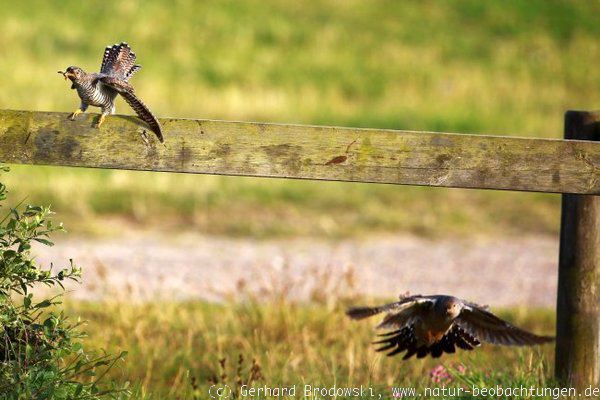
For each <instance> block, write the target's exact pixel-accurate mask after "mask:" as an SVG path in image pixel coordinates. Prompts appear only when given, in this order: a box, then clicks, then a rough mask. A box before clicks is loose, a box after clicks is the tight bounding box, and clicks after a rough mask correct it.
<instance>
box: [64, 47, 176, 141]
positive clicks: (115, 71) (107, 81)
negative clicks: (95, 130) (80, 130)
mask: <svg viewBox="0 0 600 400" xmlns="http://www.w3.org/2000/svg"><path fill="white" fill-rule="evenodd" d="M135 59H136V56H135V53H134V52H133V51H131V48H130V47H129V45H128V44H127V43H125V42H122V43H120V44H115V45H113V46H107V47H106V49H105V50H104V57H103V59H102V66H101V67H100V72H99V73H87V72H85V71H84V70H83V69H81V68H79V67H75V66H71V67H68V68H67V69H66V71H58V73H59V74H62V75H63V76H64V77H65V79H70V80H71V82H72V85H71V89H76V90H77V94H78V95H79V97H80V98H81V105H80V106H79V108H78V109H77V110H75V111H74V112H73V113H72V114H71V115H70V116H69V119H71V120H74V119H75V117H76V116H77V115H79V114H81V113H84V112H85V110H87V108H88V107H89V106H95V107H100V108H101V109H102V115H100V119H98V122H97V123H96V126H97V127H98V126H100V125H101V124H102V122H103V121H104V119H105V118H106V116H107V115H109V114H114V112H115V99H116V97H117V94H120V95H121V96H123V98H124V99H125V101H126V102H127V103H128V104H129V105H130V106H131V108H133V110H134V111H135V112H136V114H137V115H138V116H139V117H140V118H141V119H142V120H144V121H145V122H146V123H147V124H148V125H149V126H150V128H151V129H152V131H153V132H154V133H155V134H156V136H157V137H158V140H160V141H161V142H163V141H164V139H163V135H162V129H161V126H160V123H159V122H158V120H157V119H156V117H155V116H154V115H153V114H152V112H150V110H149V109H148V107H146V105H145V104H144V103H143V102H142V101H141V100H140V99H139V98H137V96H136V95H135V94H134V91H133V86H131V84H130V83H129V82H128V81H129V78H131V76H132V75H133V74H134V73H136V72H137V71H138V70H139V69H140V68H141V66H139V65H136V64H135Z"/></svg>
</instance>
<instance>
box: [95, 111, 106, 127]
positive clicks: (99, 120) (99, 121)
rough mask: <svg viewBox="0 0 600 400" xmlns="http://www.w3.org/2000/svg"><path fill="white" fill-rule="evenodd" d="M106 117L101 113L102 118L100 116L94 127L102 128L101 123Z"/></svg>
mask: <svg viewBox="0 0 600 400" xmlns="http://www.w3.org/2000/svg"><path fill="white" fill-rule="evenodd" d="M104 118H106V115H104V114H102V115H100V118H98V121H96V123H95V124H94V128H100V125H102V123H103V122H104Z"/></svg>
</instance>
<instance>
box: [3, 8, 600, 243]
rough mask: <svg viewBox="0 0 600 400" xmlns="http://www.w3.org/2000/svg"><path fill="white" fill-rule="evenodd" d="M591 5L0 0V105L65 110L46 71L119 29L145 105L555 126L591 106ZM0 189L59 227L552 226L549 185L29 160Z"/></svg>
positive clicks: (283, 232)
mask: <svg viewBox="0 0 600 400" xmlns="http://www.w3.org/2000/svg"><path fill="white" fill-rule="evenodd" d="M599 13H600V3H599V2H597V1H591V2H587V1H580V2H571V1H559V0H554V1H545V0H537V1H528V2H522V1H505V2H481V1H477V0H461V1H453V2H444V1H422V2H397V1H391V0H390V1H384V0H380V1H374V2H364V1H358V0H348V1H333V0H307V1H301V2H288V1H284V0H272V1H258V0H243V1H205V2H195V1H183V0H181V1H169V2H165V1H158V0H155V1H144V2H141V1H138V2H135V1H131V2H117V1H108V0H103V1H89V2H86V3H85V4H83V3H80V2H78V1H74V0H71V1H64V2H60V3H55V2H45V1H23V2H17V3H9V2H3V3H0V15H1V17H0V54H2V57H0V108H9V109H28V110H32V109H37V110H51V111H72V109H74V108H75V107H76V106H77V105H78V99H77V97H76V94H75V93H74V92H72V91H70V90H69V89H68V84H66V83H65V82H64V81H63V80H62V79H61V78H60V76H58V75H57V74H56V71H57V70H59V69H64V68H65V67H66V66H68V65H72V64H76V65H79V66H81V67H83V68H84V69H86V70H89V71H95V70H97V69H98V68H99V64H100V61H101V56H102V51H103V49H104V47H105V46H106V45H107V44H112V43H114V42H120V41H123V40H124V41H128V42H129V43H130V44H131V45H132V47H133V49H134V51H136V53H137V54H138V61H139V63H140V64H142V65H143V69H142V71H141V72H140V73H139V74H138V75H136V77H135V78H134V81H133V83H134V84H135V86H136V88H137V92H138V93H139V95H140V96H141V97H142V98H143V99H144V100H145V101H146V102H147V103H148V104H149V105H150V106H151V108H152V109H153V110H154V111H155V113H156V114H157V115H159V116H170V117H187V118H218V119H232V120H256V121H270V122H292V123H308V124H327V125H346V126H359V127H374V128H397V129H410V130H438V131H449V132H469V133H492V134H502V135H520V136H538V137H554V138H558V137H561V136H562V118H563V112H564V111H565V110H567V109H594V108H595V107H597V104H598V103H599V100H600V91H599V90H598V89H599V87H600V72H599V70H598V69H597V68H595V67H594V66H595V64H596V62H597V60H598V58H599V56H600V45H599V42H598V38H599V36H600V35H599V34H600V24H598V23H597V15H598V14H599ZM118 112H120V113H131V110H129V109H128V107H127V105H126V104H125V103H124V102H122V101H119V104H118ZM167 140H168V138H167ZM7 183H8V184H9V185H10V187H11V188H12V192H13V195H14V196H13V198H20V197H23V196H25V195H27V196H29V201H30V202H34V203H36V202H41V203H51V204H53V206H54V209H55V210H56V211H57V212H58V213H59V214H60V215H61V218H62V219H63V220H65V221H66V222H67V224H68V226H69V227H70V230H71V232H74V233H77V232H80V233H91V234H95V233H99V232H102V231H103V230H105V229H104V228H102V226H101V225H99V224H98V222H101V223H105V222H106V221H107V220H110V221H117V222H118V223H119V226H122V224H123V222H124V221H126V222H128V223H130V224H131V225H132V226H139V227H149V228H154V227H156V228H157V229H161V230H168V229H176V230H178V231H180V230H182V229H193V230H198V231H201V232H203V233H209V234H222V235H235V236H254V237H269V236H296V235H311V236H330V237H340V236H349V235H358V234H370V233H377V232H397V231H409V232H414V233H417V234H422V235H442V236H447V235H456V234H459V235H461V234H464V235H471V234H515V233H517V232H520V233H556V232H557V229H558V208H559V197H558V196H556V195H538V194H520V193H499V192H482V191H467V190H448V189H431V188H413V187H393V186H382V185H361V184H338V183H322V182H293V181H285V180H264V179H262V180H261V179H250V178H227V177H210V176H183V175H175V174H147V173H136V172H123V171H93V170H75V169H66V168H42V167H14V168H13V172H12V173H11V174H9V175H8V176H7ZM94 222H96V224H94Z"/></svg>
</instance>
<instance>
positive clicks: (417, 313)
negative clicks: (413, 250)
mask: <svg viewBox="0 0 600 400" xmlns="http://www.w3.org/2000/svg"><path fill="white" fill-rule="evenodd" d="M379 313H385V317H384V318H383V321H382V322H381V323H380V324H379V325H378V326H377V328H379V329H388V330H390V331H389V332H386V333H384V334H382V335H379V336H380V337H381V340H378V341H376V342H374V344H376V345H380V347H379V348H377V349H376V351H384V352H388V353H387V355H388V356H393V355H396V354H398V353H402V352H404V351H406V353H405V354H404V357H403V359H404V360H407V359H409V358H410V357H412V356H413V355H415V354H416V356H417V358H423V357H426V356H427V355H428V354H430V355H431V357H433V358H437V357H440V356H441V355H442V354H443V353H444V352H446V353H454V352H455V351H456V347H458V348H460V349H464V350H473V348H475V347H477V346H479V345H480V344H481V342H488V343H492V344H498V345H512V346H531V345H536V344H542V343H547V342H550V341H552V340H554V338H552V337H549V336H538V335H535V334H533V333H530V332H527V331H525V330H523V329H520V328H517V327H516V326H513V325H511V324H509V323H508V322H506V321H504V320H502V319H500V318H498V317H497V316H495V315H494V314H492V313H491V312H489V311H488V310H487V307H484V306H479V305H477V304H474V303H470V302H467V301H465V300H461V299H458V298H456V297H452V296H445V295H434V296H421V295H415V296H401V297H400V301H398V302H395V303H391V304H386V305H383V306H379V307H353V308H350V309H348V311H347V312H346V314H347V315H348V316H349V317H350V318H352V319H356V320H360V319H364V318H367V317H371V316H374V315H377V314H379Z"/></svg>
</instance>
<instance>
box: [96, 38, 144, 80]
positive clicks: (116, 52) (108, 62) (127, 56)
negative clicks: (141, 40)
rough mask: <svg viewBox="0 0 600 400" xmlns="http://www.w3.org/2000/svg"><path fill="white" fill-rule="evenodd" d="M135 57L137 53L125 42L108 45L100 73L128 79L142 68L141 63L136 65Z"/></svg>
mask: <svg viewBox="0 0 600 400" xmlns="http://www.w3.org/2000/svg"><path fill="white" fill-rule="evenodd" d="M135 58H136V56H135V53H134V52H133V51H131V47H129V45H128V44H127V43H125V42H122V43H120V44H115V45H113V46H107V47H106V49H105V50H104V57H103V58H102V66H101V67H100V73H102V74H106V75H111V76H114V77H116V78H120V79H122V80H124V81H127V80H129V78H130V77H131V75H133V74H134V73H135V72H136V71H138V70H139V69H140V68H141V67H140V66H139V65H135Z"/></svg>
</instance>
